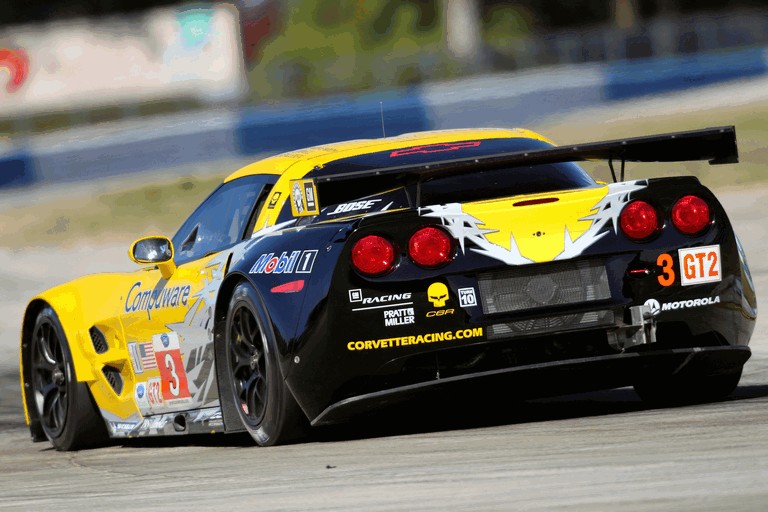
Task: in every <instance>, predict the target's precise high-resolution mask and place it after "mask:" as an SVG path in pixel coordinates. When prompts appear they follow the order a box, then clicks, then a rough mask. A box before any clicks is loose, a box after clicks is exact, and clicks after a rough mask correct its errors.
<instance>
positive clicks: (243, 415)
mask: <svg viewBox="0 0 768 512" xmlns="http://www.w3.org/2000/svg"><path fill="white" fill-rule="evenodd" d="M260 305H261V300H260V299H259V296H258V294H257V293H256V290H255V289H254V288H253V286H252V285H251V284H250V283H248V282H243V283H240V284H239V285H237V287H235V290H234V292H233V295H232V298H231V300H230V301H229V307H228V310H227V319H226V327H225V328H226V332H225V335H224V338H225V341H224V344H225V356H226V371H227V375H226V380H227V381H228V386H227V387H228V388H229V394H230V396H231V399H232V401H233V403H234V405H235V407H236V409H237V411H238V413H239V416H240V420H241V421H242V423H243V426H244V427H245V429H246V430H247V431H248V432H249V433H250V434H251V437H253V439H254V441H256V443H257V444H258V445H259V446H272V445H275V444H279V443H283V442H286V441H290V440H294V439H298V438H300V437H303V436H304V435H305V434H306V425H307V421H306V417H305V416H304V413H302V412H301V409H300V408H299V406H298V404H297V403H296V400H295V399H294V398H293V395H292V394H291V392H290V390H289V389H288V388H287V386H286V385H285V381H284V379H283V376H282V374H281V371H280V367H279V363H278V354H277V346H276V343H275V338H274V334H273V333H272V329H271V325H270V322H269V318H268V316H267V315H266V312H265V311H264V308H262V307H260Z"/></svg>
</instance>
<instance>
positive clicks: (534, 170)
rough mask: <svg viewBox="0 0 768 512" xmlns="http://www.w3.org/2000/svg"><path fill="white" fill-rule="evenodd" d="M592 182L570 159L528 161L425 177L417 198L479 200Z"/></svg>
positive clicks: (429, 200)
mask: <svg viewBox="0 0 768 512" xmlns="http://www.w3.org/2000/svg"><path fill="white" fill-rule="evenodd" d="M595 185H596V183H595V180H593V179H592V177H591V176H590V175H589V174H587V173H586V171H584V169H582V168H581V167H579V165H578V164H575V163H573V162H564V163H557V164H541V165H530V166H526V167H513V168H510V169H494V170H490V171H479V172H477V173H473V174H469V175H463V176H450V177H447V178H434V179H431V180H429V181H425V182H423V183H422V185H421V201H420V202H421V204H422V205H428V204H444V203H452V202H458V201H461V202H468V201H480V200H483V199H493V198H496V197H505V196H516V195H520V194H538V193H542V192H554V191H556V190H573V189H577V188H588V187H593V186H595Z"/></svg>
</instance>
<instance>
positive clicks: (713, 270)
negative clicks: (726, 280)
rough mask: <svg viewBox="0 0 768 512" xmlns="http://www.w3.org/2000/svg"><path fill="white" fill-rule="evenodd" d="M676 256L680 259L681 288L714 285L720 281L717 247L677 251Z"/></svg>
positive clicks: (718, 250)
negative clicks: (704, 284) (703, 284)
mask: <svg viewBox="0 0 768 512" xmlns="http://www.w3.org/2000/svg"><path fill="white" fill-rule="evenodd" d="M677 254H678V256H679V258H680V284H681V285H682V286H690V285H694V284H702V283H714V282H718V281H720V280H722V277H721V272H720V246H719V245H708V246H706V247H693V248H691V249H679V250H678V251H677Z"/></svg>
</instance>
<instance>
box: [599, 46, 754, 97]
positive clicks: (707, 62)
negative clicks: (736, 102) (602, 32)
mask: <svg viewBox="0 0 768 512" xmlns="http://www.w3.org/2000/svg"><path fill="white" fill-rule="evenodd" d="M766 72H768V63H766V49H765V48H750V49H747V50H739V51H729V52H718V53H707V54H694V55H689V56H678V57H667V58H658V59H643V60H638V61H629V62H619V63H615V64H610V65H608V67H607V70H606V77H607V80H606V83H605V97H606V99H609V100H619V99H628V98H634V97H637V96H646V95H652V94H662V93H665V92H672V91H680V90H683V89H690V88H693V87H701V86H704V85H711V84H715V83H719V82H725V81H728V80H735V79H740V78H750V77H755V76H759V75H763V74H765V73H766Z"/></svg>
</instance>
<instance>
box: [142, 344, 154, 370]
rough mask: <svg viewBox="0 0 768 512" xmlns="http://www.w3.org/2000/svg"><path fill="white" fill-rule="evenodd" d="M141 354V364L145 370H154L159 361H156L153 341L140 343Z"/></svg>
mask: <svg viewBox="0 0 768 512" xmlns="http://www.w3.org/2000/svg"><path fill="white" fill-rule="evenodd" d="M139 355H140V356H141V365H142V366H143V367H144V369H145V370H152V369H153V368H157V361H155V349H153V348H152V342H151V341H148V342H147V343H139Z"/></svg>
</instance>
